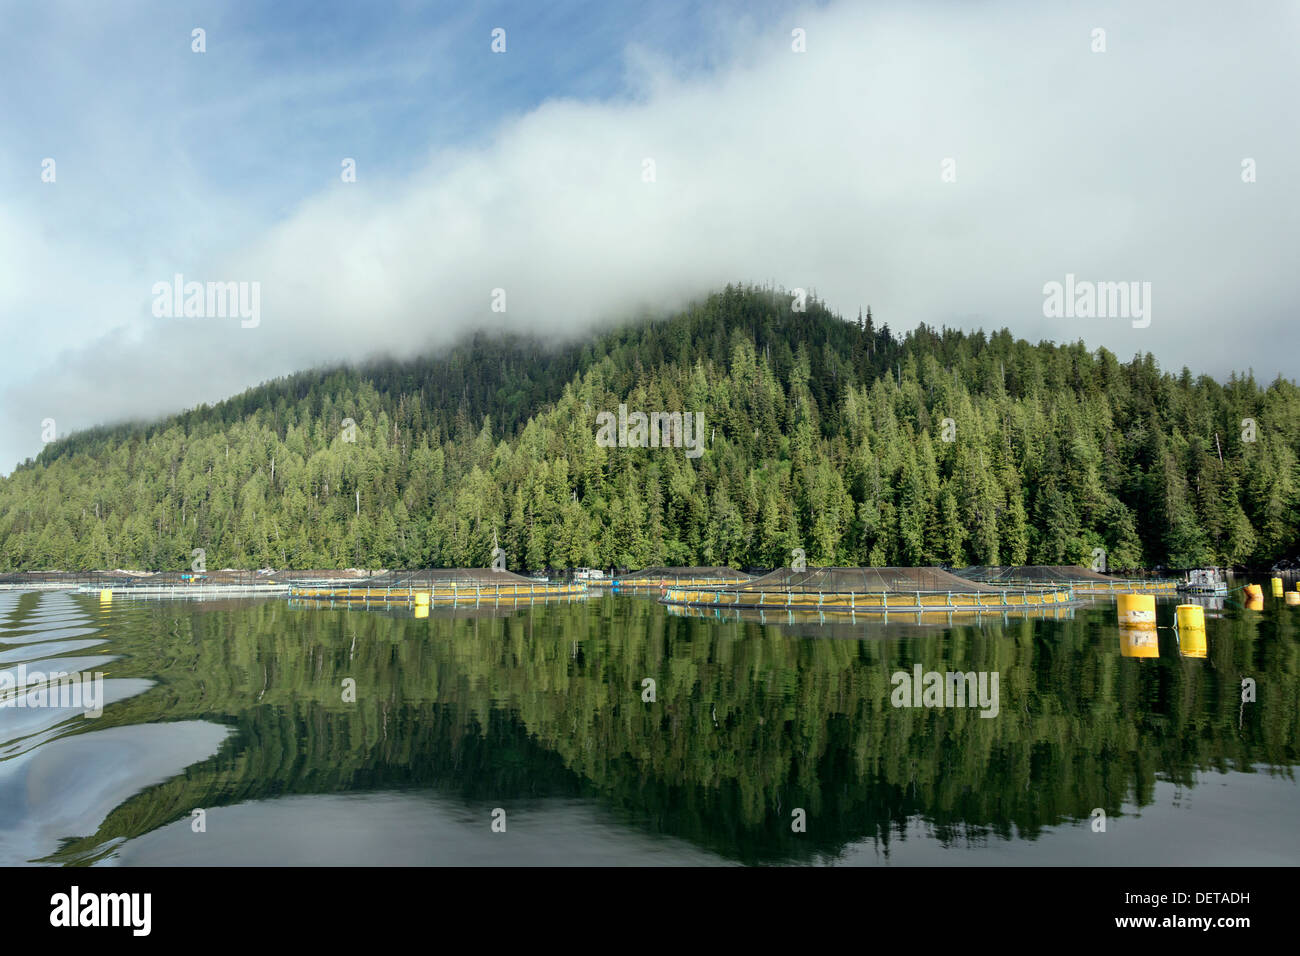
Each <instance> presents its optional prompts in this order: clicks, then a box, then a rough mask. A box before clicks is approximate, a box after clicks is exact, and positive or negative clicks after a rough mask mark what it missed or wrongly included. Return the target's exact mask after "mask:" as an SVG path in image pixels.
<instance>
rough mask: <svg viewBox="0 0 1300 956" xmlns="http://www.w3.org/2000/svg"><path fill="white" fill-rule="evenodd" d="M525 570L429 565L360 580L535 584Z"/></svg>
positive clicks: (392, 584)
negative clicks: (524, 574)
mask: <svg viewBox="0 0 1300 956" xmlns="http://www.w3.org/2000/svg"><path fill="white" fill-rule="evenodd" d="M535 583H536V582H534V581H531V580H529V579H528V578H526V577H524V576H523V575H522V574H515V573H514V572H513V571H493V570H492V569H491V568H425V569H422V570H417V571H385V572H384V573H383V574H377V575H375V576H374V577H370V578H366V579H365V580H363V581H357V582H356V583H355V584H354V585H353V587H358V588H415V589H417V590H419V589H429V588H432V587H434V586H435V585H440V586H442V587H448V586H450V585H453V584H454V585H456V586H458V587H474V586H476V585H478V586H481V587H498V586H501V585H510V584H535Z"/></svg>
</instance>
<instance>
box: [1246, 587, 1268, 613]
mask: <svg viewBox="0 0 1300 956" xmlns="http://www.w3.org/2000/svg"><path fill="white" fill-rule="evenodd" d="M1246 610H1247V611H1262V610H1264V587H1263V585H1260V584H1247V585H1246Z"/></svg>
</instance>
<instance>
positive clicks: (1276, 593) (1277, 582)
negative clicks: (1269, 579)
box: [1273, 578, 1282, 597]
mask: <svg viewBox="0 0 1300 956" xmlns="http://www.w3.org/2000/svg"><path fill="white" fill-rule="evenodd" d="M1281 596H1282V579H1281V578H1274V579H1273V597H1281Z"/></svg>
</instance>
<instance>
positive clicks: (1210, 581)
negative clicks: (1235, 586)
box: [1178, 568, 1228, 594]
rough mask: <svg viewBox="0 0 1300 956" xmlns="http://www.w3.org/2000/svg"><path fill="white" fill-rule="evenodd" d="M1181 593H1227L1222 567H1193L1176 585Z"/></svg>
mask: <svg viewBox="0 0 1300 956" xmlns="http://www.w3.org/2000/svg"><path fill="white" fill-rule="evenodd" d="M1178 590H1179V591H1181V592H1182V593H1183V594H1227V593H1228V579H1227V577H1226V576H1225V575H1224V573H1223V569H1222V568H1195V569H1194V570H1191V571H1188V572H1187V578H1186V580H1185V581H1183V583H1182V584H1180V585H1179V586H1178Z"/></svg>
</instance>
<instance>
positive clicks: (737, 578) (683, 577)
mask: <svg viewBox="0 0 1300 956" xmlns="http://www.w3.org/2000/svg"><path fill="white" fill-rule="evenodd" d="M753 580H754V576H753V575H752V574H746V573H745V572H744V571H737V570H736V569H735V568H728V567H706V568H646V569H645V570H644V571H637V572H636V573H635V574H629V575H627V576H626V577H621V578H616V579H615V580H614V587H615V588H617V589H618V590H620V591H642V590H645V591H659V590H662V589H663V588H665V587H677V588H691V587H700V588H725V587H735V586H737V585H743V584H749V583H750V582H752V581H753Z"/></svg>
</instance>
